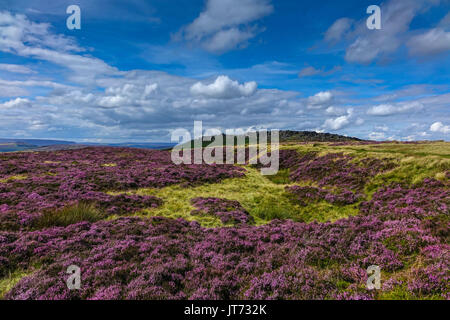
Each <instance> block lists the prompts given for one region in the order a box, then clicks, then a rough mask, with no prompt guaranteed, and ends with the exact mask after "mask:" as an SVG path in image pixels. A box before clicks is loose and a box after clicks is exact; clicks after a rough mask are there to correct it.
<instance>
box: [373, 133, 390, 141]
mask: <svg viewBox="0 0 450 320" xmlns="http://www.w3.org/2000/svg"><path fill="white" fill-rule="evenodd" d="M369 139H370V140H384V139H386V135H385V134H384V132H371V133H370V134H369Z"/></svg>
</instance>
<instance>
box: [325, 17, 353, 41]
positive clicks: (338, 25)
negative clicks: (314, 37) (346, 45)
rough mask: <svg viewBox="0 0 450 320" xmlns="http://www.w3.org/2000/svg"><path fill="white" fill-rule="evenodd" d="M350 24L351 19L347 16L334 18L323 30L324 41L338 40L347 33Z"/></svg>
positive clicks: (351, 22)
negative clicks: (326, 28)
mask: <svg viewBox="0 0 450 320" xmlns="http://www.w3.org/2000/svg"><path fill="white" fill-rule="evenodd" d="M352 24H353V20H352V19H349V18H341V19H338V20H336V21H335V22H334V23H333V24H332V25H331V27H330V28H328V30H327V31H326V32H325V41H327V42H336V41H340V40H341V39H342V38H343V37H344V36H345V35H346V34H347V33H348V31H349V30H350V28H351V26H352Z"/></svg>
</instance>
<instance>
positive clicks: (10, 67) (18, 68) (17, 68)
mask: <svg viewBox="0 0 450 320" xmlns="http://www.w3.org/2000/svg"><path fill="white" fill-rule="evenodd" d="M0 70H4V71H8V72H12V73H21V74H31V73H35V71H33V70H31V69H30V68H28V67H26V66H22V65H18V64H5V63H0Z"/></svg>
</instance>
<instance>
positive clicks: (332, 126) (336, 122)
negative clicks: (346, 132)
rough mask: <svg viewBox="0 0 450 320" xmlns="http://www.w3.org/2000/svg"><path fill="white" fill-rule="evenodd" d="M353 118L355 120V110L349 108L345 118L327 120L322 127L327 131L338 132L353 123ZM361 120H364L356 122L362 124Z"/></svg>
mask: <svg viewBox="0 0 450 320" xmlns="http://www.w3.org/2000/svg"><path fill="white" fill-rule="evenodd" d="M353 118H354V110H353V108H349V109H347V114H346V115H345V116H340V117H337V118H329V119H326V120H325V122H324V124H323V126H322V127H323V128H324V129H325V130H331V131H336V130H339V129H342V128H344V127H346V126H348V125H349V124H350V123H352V121H353ZM361 120H362V119H356V122H358V123H361Z"/></svg>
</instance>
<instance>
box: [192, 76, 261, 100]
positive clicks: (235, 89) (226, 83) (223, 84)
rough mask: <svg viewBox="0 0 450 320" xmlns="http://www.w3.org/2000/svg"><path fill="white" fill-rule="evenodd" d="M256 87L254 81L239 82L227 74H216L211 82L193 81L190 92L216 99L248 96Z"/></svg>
mask: <svg viewBox="0 0 450 320" xmlns="http://www.w3.org/2000/svg"><path fill="white" fill-rule="evenodd" d="M256 88H257V84H256V82H254V81H252V82H246V83H244V84H239V82H237V81H234V80H231V79H230V78H228V77H227V76H218V77H217V78H216V80H215V81H214V82H213V83H211V84H206V85H205V84H203V83H201V82H197V83H195V84H194V85H193V86H192V87H191V93H192V94H193V95H200V96H206V97H210V98H216V99H234V98H240V97H249V96H251V95H253V94H254V93H255V92H256Z"/></svg>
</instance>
